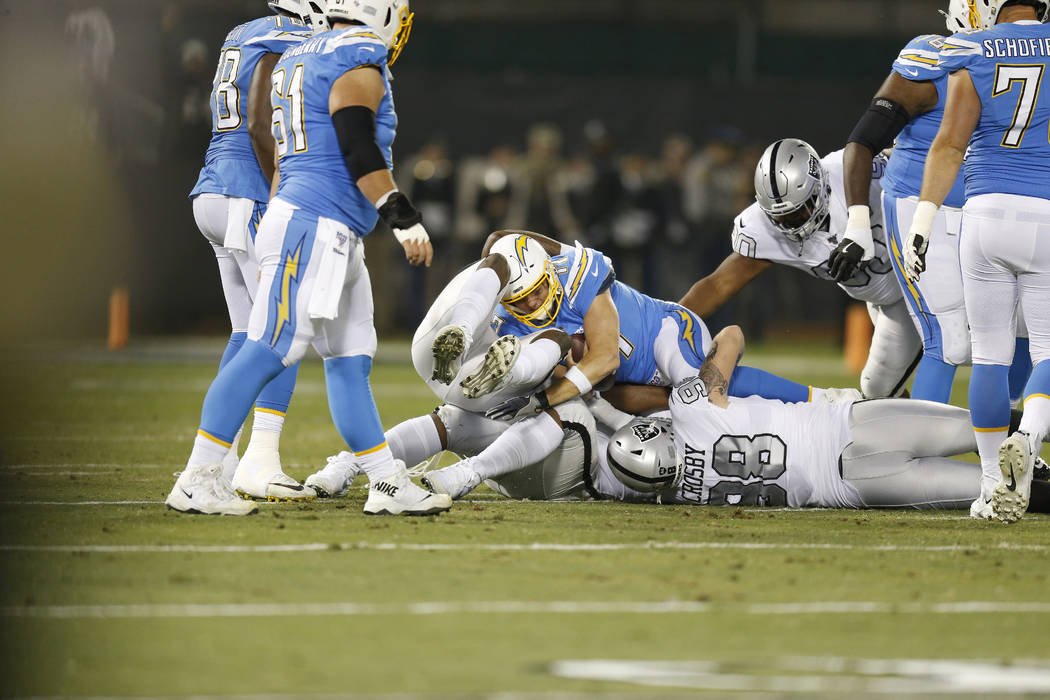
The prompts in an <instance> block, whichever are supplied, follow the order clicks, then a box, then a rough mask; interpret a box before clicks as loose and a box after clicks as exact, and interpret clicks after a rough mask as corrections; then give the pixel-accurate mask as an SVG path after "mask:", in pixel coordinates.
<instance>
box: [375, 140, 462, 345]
mask: <svg viewBox="0 0 1050 700" xmlns="http://www.w3.org/2000/svg"><path fill="white" fill-rule="evenodd" d="M395 180H396V181H397V182H398V183H399V188H400V189H401V191H402V192H404V193H405V196H406V197H408V198H409V199H410V200H412V203H413V204H415V206H416V209H418V210H419V213H420V214H422V215H423V222H424V224H425V225H426V227H427V233H429V234H430V242H431V244H432V245H433V246H434V264H433V266H432V267H429V268H428V267H406V266H405V265H397V266H393V269H394V270H398V271H400V272H401V273H402V274H404V275H405V279H406V284H403V285H401V286H400V287H399V288H400V289H404V290H405V291H406V293H405V294H398V295H396V296H395V298H394V300H393V301H394V303H395V304H396V305H397V307H398V308H397V311H396V312H395V315H394V317H395V318H396V319H397V321H398V323H399V324H402V325H403V326H404V327H405V328H415V327H416V326H418V325H419V322H420V321H422V320H423V316H424V315H426V311H427V309H428V308H430V301H431V300H432V299H434V298H435V297H437V294H438V292H439V291H440V290H441V289H442V288H443V287H444V286H445V284H446V283H447V282H448V280H449V279H451V278H452V276H453V275H454V274H455V273H456V272H457V271H458V270H459V267H460V266H459V264H458V263H459V259H458V258H457V257H455V256H454V255H453V254H452V223H453V210H454V204H455V186H456V184H455V168H454V166H453V164H452V161H451V160H449V157H448V147H447V145H446V144H445V142H444V140H443V139H442V138H434V139H432V140H430V141H429V142H427V143H425V144H424V145H423V147H422V148H421V149H419V151H418V152H417V153H415V154H413V155H410V156H409V157H408V158H406V159H405V160H404V161H402V162H401V163H400V164H399V167H398V169H397V174H396V177H395ZM391 254H392V255H395V256H397V258H398V259H400V258H402V257H404V251H402V250H400V246H396V247H395V246H391ZM475 257H477V256H476V255H475Z"/></svg>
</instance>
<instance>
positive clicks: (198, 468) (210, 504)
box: [164, 462, 259, 515]
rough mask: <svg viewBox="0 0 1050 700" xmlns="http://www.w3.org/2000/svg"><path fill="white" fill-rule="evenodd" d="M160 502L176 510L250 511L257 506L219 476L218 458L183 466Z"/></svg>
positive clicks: (233, 513) (247, 513) (256, 509)
mask: <svg viewBox="0 0 1050 700" xmlns="http://www.w3.org/2000/svg"><path fill="white" fill-rule="evenodd" d="M164 502H165V503H166V504H167V506H168V508H171V509H172V510H177V511H179V512H180V513H200V514H204V515H251V514H252V513H256V512H258V510H259V509H258V508H257V507H256V506H255V504H254V503H251V502H249V501H245V500H244V499H242V498H238V497H237V494H235V493H234V492H233V490H232V489H231V488H230V486H229V484H228V483H227V482H225V481H224V480H223V479H222V464H220V463H218V462H216V463H214V464H195V465H193V466H191V467H186V469H184V470H183V471H182V473H181V474H179V478H178V479H176V480H175V485H174V486H173V487H172V488H171V493H169V494H168V498H167V499H166V500H165V501H164Z"/></svg>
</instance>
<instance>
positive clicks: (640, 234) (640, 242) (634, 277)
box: [603, 153, 663, 294]
mask: <svg viewBox="0 0 1050 700" xmlns="http://www.w3.org/2000/svg"><path fill="white" fill-rule="evenodd" d="M661 205H662V202H661V200H660V196H659V193H658V192H657V190H656V188H655V187H654V186H653V184H652V182H651V180H650V172H649V158H648V157H647V156H645V155H644V154H641V153H629V154H627V155H625V156H624V157H623V158H621V159H620V196H619V201H617V202H616V205H615V207H614V208H613V217H612V240H611V241H610V242H609V244H608V245H607V246H606V247H605V250H604V251H603V252H605V253H606V254H607V255H609V257H611V258H612V259H613V264H614V265H615V268H616V276H617V277H618V278H619V279H621V280H623V281H624V282H625V283H627V284H629V285H631V286H632V287H634V288H635V289H639V290H641V291H643V292H645V293H646V294H652V293H653V290H654V289H655V288H656V284H657V283H656V274H657V268H656V264H657V249H658V248H659V247H660V246H661V245H662V239H663V235H662V231H661V230H660V228H659V224H660V221H661V220H662V219H663V212H662V206H661Z"/></svg>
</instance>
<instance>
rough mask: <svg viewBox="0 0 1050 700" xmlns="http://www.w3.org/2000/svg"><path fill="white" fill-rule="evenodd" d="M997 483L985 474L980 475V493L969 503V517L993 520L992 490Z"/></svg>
mask: <svg viewBox="0 0 1050 700" xmlns="http://www.w3.org/2000/svg"><path fill="white" fill-rule="evenodd" d="M997 483H999V482H997V481H995V480H994V479H991V478H988V477H986V476H982V477H981V493H980V495H978V496H977V498H975V499H974V501H973V503H971V504H970V517H971V518H973V519H974V520H994V519H995V513H994V512H993V511H992V491H993V490H994V489H995V485H996V484H997Z"/></svg>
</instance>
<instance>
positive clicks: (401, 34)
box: [324, 0, 415, 65]
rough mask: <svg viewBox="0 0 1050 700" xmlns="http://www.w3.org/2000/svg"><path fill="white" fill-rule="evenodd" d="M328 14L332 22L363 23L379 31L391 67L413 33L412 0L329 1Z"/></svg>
mask: <svg viewBox="0 0 1050 700" xmlns="http://www.w3.org/2000/svg"><path fill="white" fill-rule="evenodd" d="M326 5H327V7H326V8H325V11H324V14H325V17H326V18H327V19H328V21H329V22H339V21H343V22H360V23H361V24H366V25H368V26H369V27H371V28H372V29H374V30H376V33H377V34H379V38H380V39H381V40H382V42H383V43H384V44H386V48H387V50H388V51H389V52H390V58H389V59H388V60H387V64H388V65H394V61H396V60H397V57H398V56H400V55H401V49H403V48H404V47H405V42H406V41H408V35H409V32H411V31H412V18H413V17H414V16H415V15H414V14H413V13H412V11H411V10H409V9H408V0H326Z"/></svg>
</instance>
